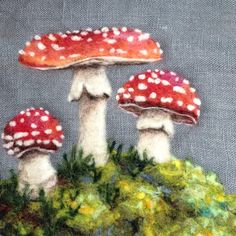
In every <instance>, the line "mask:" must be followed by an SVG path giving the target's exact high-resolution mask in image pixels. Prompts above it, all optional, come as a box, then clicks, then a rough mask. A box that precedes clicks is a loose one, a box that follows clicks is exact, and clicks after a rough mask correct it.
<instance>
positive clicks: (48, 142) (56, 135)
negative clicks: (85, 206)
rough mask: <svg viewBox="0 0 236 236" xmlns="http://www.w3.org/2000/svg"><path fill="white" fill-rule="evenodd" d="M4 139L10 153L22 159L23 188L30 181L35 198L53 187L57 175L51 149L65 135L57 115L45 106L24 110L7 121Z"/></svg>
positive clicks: (20, 175)
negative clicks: (52, 113) (41, 190)
mask: <svg viewBox="0 0 236 236" xmlns="http://www.w3.org/2000/svg"><path fill="white" fill-rule="evenodd" d="M2 139H3V141H4V143H5V144H3V147H4V148H5V149H6V150H7V153H8V154H9V155H15V156H16V157H17V158H19V160H20V163H19V166H18V167H19V168H18V169H19V185H18V189H19V191H20V192H22V191H23V190H24V189H25V188H26V185H28V186H29V190H31V197H32V198H35V197H37V196H38V191H39V190H40V189H41V188H43V189H44V191H45V193H48V192H49V191H50V190H51V189H53V187H54V186H55V185H56V182H57V176H56V171H55V170H54V168H53V167H52V165H51V163H50V157H49V153H52V152H55V151H56V150H57V149H58V148H59V147H61V146H62V141H63V139H64V135H63V131H62V127H61V125H60V124H59V122H58V120H57V119H56V118H54V117H53V116H51V115H50V113H49V112H48V111H46V110H44V109H43V108H39V109H35V108H30V109H27V110H26V111H21V112H20V113H19V114H18V115H17V116H15V117H14V118H13V119H12V120H11V121H10V122H8V123H7V125H6V126H5V129H4V133H3V134H2Z"/></svg>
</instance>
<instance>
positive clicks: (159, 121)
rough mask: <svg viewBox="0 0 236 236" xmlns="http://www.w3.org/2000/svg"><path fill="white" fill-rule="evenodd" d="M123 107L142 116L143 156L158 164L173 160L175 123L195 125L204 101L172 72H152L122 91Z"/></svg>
mask: <svg viewBox="0 0 236 236" xmlns="http://www.w3.org/2000/svg"><path fill="white" fill-rule="evenodd" d="M116 99H117V101H118V103H119V107H120V108H122V109H124V110H126V111H128V112H131V113H133V114H134V115H136V116H138V122H137V129H138V131H139V142H138V145H137V149H138V151H139V153H140V155H143V153H144V152H146V153H147V155H148V156H149V157H152V158H154V160H155V161H156V162H158V163H161V162H168V161H170V160H171V153H170V144H169V138H170V137H172V136H173V134H174V126H173V121H174V122H176V123H179V124H180V123H183V124H189V125H194V124H196V123H197V121H198V119H199V115H200V105H201V102H200V99H199V98H198V95H197V93H196V89H194V88H192V87H190V83H189V81H188V80H186V79H184V78H182V77H181V76H179V75H177V74H176V73H174V72H172V71H161V70H155V71H152V70H148V71H147V72H144V73H141V74H138V75H136V76H131V77H130V80H129V81H128V82H126V83H125V84H124V85H123V87H122V88H120V89H119V90H118V94H117V96H116Z"/></svg>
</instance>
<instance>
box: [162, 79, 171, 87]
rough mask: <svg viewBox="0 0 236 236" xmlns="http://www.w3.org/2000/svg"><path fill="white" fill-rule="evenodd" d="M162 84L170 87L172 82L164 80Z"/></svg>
mask: <svg viewBox="0 0 236 236" xmlns="http://www.w3.org/2000/svg"><path fill="white" fill-rule="evenodd" d="M161 83H162V84H163V85H165V86H167V85H170V82H169V81H167V80H162V81H161Z"/></svg>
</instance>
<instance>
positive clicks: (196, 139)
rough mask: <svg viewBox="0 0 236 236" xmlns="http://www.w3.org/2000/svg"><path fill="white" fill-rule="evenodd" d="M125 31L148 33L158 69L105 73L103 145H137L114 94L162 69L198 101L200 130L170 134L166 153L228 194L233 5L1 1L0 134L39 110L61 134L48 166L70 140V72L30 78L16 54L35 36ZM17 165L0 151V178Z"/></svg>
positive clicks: (230, 0) (234, 88)
mask: <svg viewBox="0 0 236 236" xmlns="http://www.w3.org/2000/svg"><path fill="white" fill-rule="evenodd" d="M102 26H128V27H134V28H140V29H142V30H143V31H144V32H145V31H146V32H149V33H151V35H152V37H153V38H155V39H156V40H158V41H159V42H160V44H161V47H162V49H163V50H164V60H163V61H162V62H161V63H157V64H152V65H151V64H150V65H137V66H113V67H110V68H109V69H108V76H109V78H110V80H111V83H112V87H113V91H114V92H113V96H112V98H111V99H110V101H109V107H108V116H107V126H108V127H107V128H108V129H107V130H108V132H107V133H108V137H109V138H111V139H113V140H116V141H117V142H118V143H124V144H126V146H127V147H128V146H129V145H131V144H132V145H134V144H135V143H136V141H137V131H136V128H135V127H136V120H135V118H134V117H132V116H131V115H130V114H126V113H125V112H123V111H121V110H119V109H118V108H117V104H116V101H115V93H116V91H117V89H118V88H119V87H120V86H121V85H122V84H123V83H124V82H125V81H126V80H127V79H128V78H129V76H130V75H132V74H135V73H139V72H141V71H143V70H146V69H148V68H151V69H154V68H163V69H164V68H169V69H171V70H173V71H176V72H178V73H180V74H182V75H184V76H185V77H186V78H187V79H189V80H190V81H191V82H192V84H193V86H194V87H196V88H197V89H198V92H199V96H200V97H201V100H202V104H203V105H202V115H201V119H200V123H199V124H198V125H197V126H195V127H187V126H184V125H182V126H177V127H176V134H175V138H174V139H173V140H172V146H173V148H172V149H173V153H174V154H175V155H176V156H178V157H181V158H186V157H189V158H192V159H193V160H194V162H195V163H198V164H201V165H202V166H204V168H205V169H206V170H212V171H215V172H216V173H218V174H219V176H220V179H221V181H222V182H223V183H224V184H225V186H226V190H227V191H228V192H234V193H236V76H235V75H236V1H235V0H178V1H177V0H64V1H63V0H1V1H0V129H1V131H2V130H3V128H4V125H5V123H6V122H7V121H8V120H9V119H11V118H12V117H13V116H15V115H16V114H17V113H18V112H20V111H21V110H23V109H26V108H28V107H31V106H34V107H39V106H42V107H44V108H45V109H48V110H49V111H50V112H51V113H52V114H54V115H55V116H56V117H58V118H59V119H60V120H61V122H62V125H63V127H64V129H65V136H66V139H65V142H64V146H63V148H62V149H61V152H59V153H57V154H55V155H53V156H52V160H53V162H54V164H55V165H56V162H57V161H59V160H60V159H61V154H62V153H63V152H65V151H69V150H70V148H71V146H72V144H73V143H74V142H75V140H76V136H77V132H76V131H77V109H78V106H77V103H69V102H67V95H68V92H69V89H70V85H71V82H72V70H69V69H68V70H60V71H59V70H55V71H37V70H32V69H28V68H25V67H23V66H21V65H19V64H18V62H17V56H18V50H19V49H21V48H23V47H24V43H25V42H26V41H27V40H29V39H31V37H32V36H34V35H36V34H42V33H48V32H58V31H66V30H78V29H81V28H87V27H92V28H100V27H102ZM16 166H17V160H15V159H14V158H13V157H9V156H7V154H6V152H5V151H4V150H3V148H1V149H0V173H1V177H2V178H4V177H7V176H8V173H9V170H10V169H11V168H16Z"/></svg>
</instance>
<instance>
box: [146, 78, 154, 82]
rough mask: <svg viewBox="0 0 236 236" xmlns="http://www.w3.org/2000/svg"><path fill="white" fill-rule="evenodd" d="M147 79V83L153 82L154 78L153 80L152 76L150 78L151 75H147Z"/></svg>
mask: <svg viewBox="0 0 236 236" xmlns="http://www.w3.org/2000/svg"><path fill="white" fill-rule="evenodd" d="M147 81H148V83H155V80H154V79H153V78H151V77H149V78H148V79H147Z"/></svg>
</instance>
